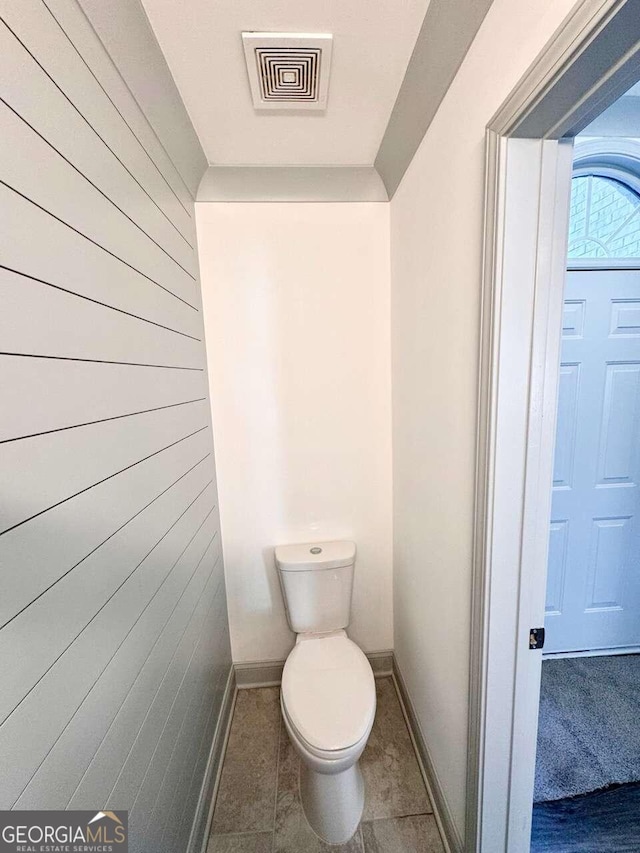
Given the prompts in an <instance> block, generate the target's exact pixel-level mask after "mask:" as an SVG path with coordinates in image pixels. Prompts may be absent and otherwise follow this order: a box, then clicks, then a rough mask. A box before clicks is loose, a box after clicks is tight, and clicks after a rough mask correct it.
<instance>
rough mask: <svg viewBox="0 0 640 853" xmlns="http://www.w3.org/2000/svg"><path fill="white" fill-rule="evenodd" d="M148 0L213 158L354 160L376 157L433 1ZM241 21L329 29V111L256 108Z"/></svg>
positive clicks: (296, 162)
mask: <svg viewBox="0 0 640 853" xmlns="http://www.w3.org/2000/svg"><path fill="white" fill-rule="evenodd" d="M142 4H143V6H144V9H145V11H146V13H147V17H148V18H149V21H150V23H151V26H152V28H153V30H154V32H155V35H156V38H157V40H158V42H159V44H160V47H161V49H162V51H163V53H164V55H165V58H166V60H167V62H168V64H169V68H170V70H171V73H172V74H173V78H174V80H175V82H176V85H177V87H178V90H179V92H180V95H181V97H182V99H183V101H184V103H185V106H186V108H187V110H188V112H189V115H190V117H191V121H192V122H193V125H194V127H195V130H196V132H197V134H198V136H199V138H200V143H201V144H202V147H203V149H204V151H205V154H206V156H207V158H208V160H209V163H211V164H214V165H243V166H254V165H260V166H320V165H322V166H353V165H371V164H372V163H373V162H374V160H375V157H376V154H377V151H378V148H379V146H380V142H381V140H382V137H383V135H384V132H385V128H386V126H387V122H388V120H389V116H390V114H391V111H392V109H393V105H394V103H395V100H396V96H397V94H398V90H399V89H400V86H401V84H402V80H403V77H404V74H405V70H406V68H407V65H408V63H409V59H410V57H411V53H412V51H413V47H414V45H415V42H416V38H417V36H418V32H419V30H420V26H421V24H422V21H423V19H424V16H425V12H426V10H427V6H428V0H375V2H371V0H316V2H315V3H310V2H308V0H190V2H189V3H188V4H176V2H175V0H142ZM187 10H188V11H187ZM243 30H259V31H272V32H300V33H303V32H305V33H332V34H333V37H334V40H333V58H332V67H331V80H330V83H329V100H328V107H327V110H326V112H324V113H313V112H307V113H301V114H298V115H293V114H290V113H287V114H282V113H281V114H270V113H264V112H257V111H256V110H254V108H253V104H252V101H251V92H250V89H249V83H248V80H247V70H246V66H245V61H244V54H243V49H242V40H241V33H242V31H243Z"/></svg>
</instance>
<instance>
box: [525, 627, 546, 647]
mask: <svg viewBox="0 0 640 853" xmlns="http://www.w3.org/2000/svg"><path fill="white" fill-rule="evenodd" d="M529 648H530V649H542V648H544V628H529Z"/></svg>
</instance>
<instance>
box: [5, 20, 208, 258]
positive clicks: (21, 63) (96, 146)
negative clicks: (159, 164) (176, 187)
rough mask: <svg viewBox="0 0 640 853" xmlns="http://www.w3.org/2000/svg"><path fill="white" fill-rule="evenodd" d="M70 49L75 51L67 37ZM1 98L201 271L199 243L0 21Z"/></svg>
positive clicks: (140, 222) (165, 246)
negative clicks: (177, 225) (168, 213)
mask: <svg viewBox="0 0 640 853" xmlns="http://www.w3.org/2000/svg"><path fill="white" fill-rule="evenodd" d="M66 44H67V50H73V48H72V47H71V45H70V44H69V43H68V42H67V43H66ZM0 79H1V80H2V87H1V88H0V97H1V98H2V100H3V101H4V102H5V103H6V105H7V106H8V107H10V108H11V109H13V110H15V111H16V113H17V114H18V115H19V116H20V117H21V118H22V120H23V121H25V122H26V123H27V124H28V125H29V126H30V127H32V128H33V130H34V132H36V133H38V134H41V135H42V136H43V137H44V138H45V139H46V140H47V142H48V143H49V144H50V145H51V146H52V148H53V149H55V150H56V151H57V152H59V156H60V157H64V158H66V160H67V161H68V162H70V163H72V164H73V168H75V169H77V170H78V171H79V172H80V173H82V174H83V175H84V176H85V178H86V180H87V181H90V182H91V183H92V184H93V185H94V187H95V188H96V189H97V190H98V191H100V192H101V193H103V194H104V196H106V197H107V198H109V199H110V200H111V201H112V203H113V204H114V205H116V206H117V208H119V209H120V210H121V211H122V215H124V216H127V217H129V221H130V222H131V224H133V225H135V227H137V228H138V229H141V230H142V231H143V232H144V233H146V234H148V235H149V238H150V239H152V240H154V241H155V242H156V243H158V244H159V245H160V246H162V247H163V251H165V252H167V253H168V254H169V255H171V256H173V257H175V258H176V260H177V261H179V262H180V263H181V264H182V265H183V266H184V267H185V268H186V269H187V270H189V272H191V273H194V272H195V259H194V254H193V245H192V244H191V243H190V242H188V241H187V240H186V239H185V237H184V236H183V235H182V234H181V233H180V232H179V231H177V230H176V228H175V227H174V225H173V224H172V223H171V221H170V220H169V219H168V218H167V217H166V215H165V214H164V213H163V212H162V210H161V209H160V208H159V207H157V206H156V205H155V204H149V201H150V199H149V195H148V194H147V192H146V191H145V190H144V188H143V187H142V186H141V185H140V184H139V183H138V182H136V181H135V180H134V178H133V177H132V175H131V174H129V172H127V170H126V169H124V168H123V166H122V164H121V163H120V161H119V160H118V159H117V158H116V157H114V155H113V154H112V152H111V151H110V150H109V149H108V148H107V147H106V146H105V145H104V144H103V142H102V141H101V140H100V138H99V137H98V136H97V135H96V133H95V132H94V131H93V130H92V128H91V127H90V126H89V125H88V124H87V122H86V121H85V120H84V119H83V118H82V117H81V116H80V115H79V114H78V112H77V110H76V109H75V108H74V107H73V105H72V104H71V102H70V101H69V100H68V98H66V97H65V95H64V94H63V92H62V91H61V90H60V88H59V87H58V86H57V85H56V84H55V83H54V82H53V80H52V79H51V78H50V77H49V76H47V74H46V73H45V72H44V70H43V69H42V67H41V65H39V64H38V63H37V62H36V60H35V59H34V57H33V56H32V54H30V53H29V51H28V50H27V48H26V46H24V45H23V44H22V43H21V42H20V41H19V40H18V39H17V38H16V37H15V36H14V34H13V33H12V32H11V31H10V30H9V29H8V28H7V27H6V26H0Z"/></svg>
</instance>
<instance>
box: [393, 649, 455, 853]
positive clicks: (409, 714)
mask: <svg viewBox="0 0 640 853" xmlns="http://www.w3.org/2000/svg"><path fill="white" fill-rule="evenodd" d="M393 680H394V683H395V685H396V690H397V693H398V696H399V698H400V705H401V706H402V712H403V714H404V717H405V720H406V722H407V727H408V729H409V733H410V735H411V739H412V741H413V747H414V749H415V752H416V755H417V756H418V764H419V765H420V772H421V773H422V778H423V779H424V784H425V786H426V788H427V792H428V794H429V799H430V800H431V805H432V806H433V816H434V817H435V819H436V823H437V824H438V829H439V830H440V835H441V836H442V842H443V844H444V846H445V850H446V853H463V849H464V845H463V842H462V839H461V838H460V835H459V834H458V830H457V827H456V825H455V823H454V822H453V818H452V816H451V812H450V810H449V805H448V803H447V801H446V798H445V796H444V792H443V790H442V785H441V784H440V780H439V779H438V774H437V773H436V770H435V767H434V765H433V761H432V760H431V755H430V754H429V749H428V747H427V744H426V741H425V739H424V735H423V734H422V729H421V728H420V723H419V722H418V717H417V715H416V712H415V709H414V707H413V703H412V701H411V697H410V696H409V693H408V691H407V687H406V684H405V682H404V679H403V678H402V673H401V672H400V670H399V668H398V662H397V660H396V659H395V656H394V658H393Z"/></svg>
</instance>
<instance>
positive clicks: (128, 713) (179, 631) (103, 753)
mask: <svg viewBox="0 0 640 853" xmlns="http://www.w3.org/2000/svg"><path fill="white" fill-rule="evenodd" d="M219 553H220V543H219V540H218V537H215V538H214V539H213V540H212V538H211V534H210V533H208V532H206V531H205V532H203V533H202V534H199V535H198V542H197V543H194V545H193V547H192V549H191V556H190V558H189V559H190V563H189V565H190V569H191V573H190V577H189V581H188V583H187V584H186V585H185V588H184V595H182V597H181V598H180V600H179V601H177V603H176V608H175V610H174V611H173V612H172V613H171V615H170V618H169V620H168V622H167V624H166V625H165V626H164V628H163V630H162V632H161V634H160V635H159V637H158V639H157V642H156V643H155V644H154V646H153V648H152V649H151V652H150V654H149V656H148V657H147V659H146V660H145V661H144V664H143V666H142V668H141V670H140V672H139V673H138V675H137V677H136V679H135V681H134V683H133V685H132V687H131V689H130V690H129V692H128V693H127V696H126V697H125V699H124V701H123V702H122V704H121V707H120V709H119V711H118V713H117V715H116V716H115V718H114V719H113V721H112V723H111V724H110V726H109V729H108V731H107V732H106V734H105V736H104V738H103V739H102V741H101V743H100V744H99V747H98V748H97V750H96V751H95V754H94V755H93V757H92V759H91V762H90V764H89V766H88V767H87V770H86V772H85V773H84V775H83V777H82V779H81V780H80V782H79V784H78V785H77V787H76V789H75V791H74V792H73V795H72V797H71V799H70V801H69V808H78V809H81V808H84V806H83V805H82V804H83V803H89V802H103V803H106V802H107V798H108V797H109V795H110V793H111V791H112V789H113V788H114V786H115V785H116V782H117V780H118V778H119V776H120V772H121V770H122V767H123V765H124V763H125V761H126V760H127V756H128V755H129V752H130V751H131V750H132V749H133V750H136V751H137V750H140V749H142V747H143V746H144V745H145V744H146V745H147V748H148V749H149V750H153V748H154V745H155V742H156V741H157V737H158V733H159V731H160V729H159V728H158V729H156V730H155V732H154V730H153V729H150V728H149V726H147V728H146V729H145V728H144V725H145V721H146V720H147V719H148V715H149V714H150V712H151V711H152V709H154V708H155V707H156V706H155V705H154V702H155V701H156V699H157V697H158V696H159V695H161V694H162V693H163V692H164V688H163V685H165V684H166V680H167V677H168V676H169V677H170V673H172V672H173V671H174V670H175V666H176V664H175V661H176V658H177V657H178V655H179V653H181V651H182V650H183V649H184V648H187V647H188V646H189V645H190V644H192V642H193V637H194V631H195V630H196V628H194V622H195V623H196V626H197V622H198V619H199V618H200V617H199V614H200V613H201V611H202V608H203V607H204V606H205V604H206V602H205V599H204V593H205V590H209V594H213V592H214V591H215V590H220V589H221V587H220V579H221V571H220V560H219ZM218 594H220V592H219V593H218ZM172 667H173V670H172V669H171V668H172ZM150 732H151V737H150V738H149V733H150ZM150 754H151V753H150V752H149V753H148V757H149V756H150ZM118 796H119V799H120V801H122V798H121V795H118ZM133 796H135V794H134V795H133Z"/></svg>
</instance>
